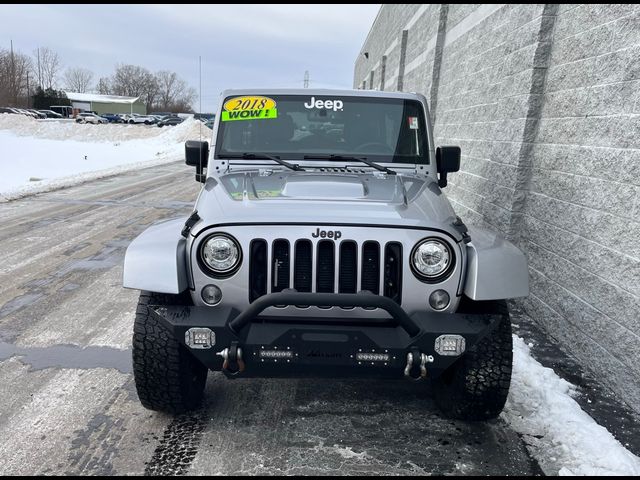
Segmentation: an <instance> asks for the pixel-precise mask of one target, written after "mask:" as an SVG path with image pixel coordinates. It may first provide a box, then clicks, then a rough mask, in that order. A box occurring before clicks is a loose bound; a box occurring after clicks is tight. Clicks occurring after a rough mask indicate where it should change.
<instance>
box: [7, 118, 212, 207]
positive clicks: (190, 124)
mask: <svg viewBox="0 0 640 480" xmlns="http://www.w3.org/2000/svg"><path fill="white" fill-rule="evenodd" d="M201 130H202V138H203V139H204V140H209V137H210V135H211V130H209V129H208V128H207V127H204V126H203V125H202V123H201V122H199V121H197V120H194V119H193V118H189V119H187V120H185V121H184V122H183V123H181V124H180V125H177V126H175V127H165V128H158V127H156V126H142V125H116V124H108V125H91V124H78V123H76V122H73V121H57V120H45V121H39V120H36V119H33V118H30V117H26V116H24V115H11V114H6V113H5V114H0V201H3V200H11V199H15V198H19V197H22V196H24V195H28V194H31V193H37V192H43V191H48V190H52V189H55V188H60V187H65V186H70V185H74V184H77V183H81V182H84V181H87V180H91V179H95V178H101V177H105V176H109V175H114V174H117V173H121V172H124V171H128V170H132V169H136V168H144V167H150V166H153V165H158V164H162V163H168V162H173V161H176V160H180V159H182V158H183V156H184V142H185V140H190V139H198V138H200V131H201Z"/></svg>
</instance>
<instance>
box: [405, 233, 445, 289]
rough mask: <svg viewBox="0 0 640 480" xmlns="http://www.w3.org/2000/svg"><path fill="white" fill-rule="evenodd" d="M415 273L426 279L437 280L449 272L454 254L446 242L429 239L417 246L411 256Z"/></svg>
mask: <svg viewBox="0 0 640 480" xmlns="http://www.w3.org/2000/svg"><path fill="white" fill-rule="evenodd" d="M411 262H412V265H413V268H414V271H415V272H416V273H417V274H418V275H419V276H422V277H424V278H426V279H435V278H436V277H439V276H441V275H443V274H444V273H446V272H447V270H448V269H449V267H450V266H451V265H452V262H453V254H452V252H451V249H450V248H449V246H448V245H446V244H445V243H444V242H442V241H440V240H437V239H434V238H429V239H427V240H424V241H422V242H421V243H419V244H418V245H416V246H415V247H414V249H413V254H412V255H411Z"/></svg>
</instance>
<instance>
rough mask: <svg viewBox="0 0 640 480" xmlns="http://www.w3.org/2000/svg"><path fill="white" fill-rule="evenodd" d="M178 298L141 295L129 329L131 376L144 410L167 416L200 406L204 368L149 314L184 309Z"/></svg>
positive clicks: (204, 379)
mask: <svg viewBox="0 0 640 480" xmlns="http://www.w3.org/2000/svg"><path fill="white" fill-rule="evenodd" d="M185 300H187V301H189V302H190V301H191V299H190V298H188V299H185V298H183V297H182V296H181V295H167V294H160V293H153V292H141V293H140V299H139V300H138V308H137V310H136V319H135V324H134V327H133V376H134V379H135V384H136V390H137V392H138V398H139V399H140V402H141V403H142V405H143V406H144V407H145V408H148V409H149V410H157V411H160V412H166V413H171V414H177V413H183V412H186V411H189V410H193V409H195V408H197V407H198V406H199V405H200V403H201V402H202V397H203V394H204V386H205V383H206V380H207V372H208V370H207V368H206V367H205V366H204V365H202V364H201V363H200V362H199V361H198V360H197V359H196V358H195V357H194V356H193V355H191V353H190V352H189V351H188V350H187V349H186V347H184V346H183V345H181V344H180V343H178V341H177V340H176V339H175V338H174V336H173V335H172V333H171V332H170V331H169V330H168V329H167V328H166V327H165V326H164V325H163V324H161V323H160V322H159V321H158V320H157V319H156V318H155V317H154V316H153V315H152V314H151V311H150V310H151V309H150V307H149V306H150V305H184V304H185Z"/></svg>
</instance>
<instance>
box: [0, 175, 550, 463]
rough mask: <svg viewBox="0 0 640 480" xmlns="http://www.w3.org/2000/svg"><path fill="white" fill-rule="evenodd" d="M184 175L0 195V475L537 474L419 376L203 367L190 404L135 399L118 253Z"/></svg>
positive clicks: (503, 440) (499, 435) (132, 301)
mask: <svg viewBox="0 0 640 480" xmlns="http://www.w3.org/2000/svg"><path fill="white" fill-rule="evenodd" d="M198 189H199V184H197V183H195V182H194V181H193V172H192V171H191V169H188V168H185V167H184V166H183V165H180V164H172V165H167V166H163V167H154V168H153V169H147V170H141V171H137V172H131V173H128V174H124V175H120V176H117V177H111V178H107V179H101V180H97V181H94V182H90V183H87V184H84V185H80V186H76V187H72V188H69V189H65V190H59V191H55V192H50V193H46V194H41V195H37V196H34V197H29V198H25V199H22V200H18V201H14V202H9V203H0V285H2V287H0V385H2V392H3V394H2V395H0V474H3V475H4V474H21V475H29V474H35V475H37V474H84V475H89V474H90V475H97V474H106V475H110V474H145V473H146V474H201V475H206V474H317V475H331V474H354V475H355V474H358V475H380V474H388V475H396V474H401V475H423V474H424V475H432V474H452V475H463V474H466V475H473V474H475V475H535V474H541V471H540V469H539V467H538V466H537V463H536V462H535V461H534V460H532V459H531V457H530V456H529V454H528V453H527V449H526V446H525V444H524V443H523V441H522V440H521V439H520V438H519V436H518V435H517V434H516V433H515V432H513V431H512V430H510V429H509V427H508V426H507V425H505V423H504V422H503V421H501V420H500V419H498V420H495V421H492V422H484V423H465V422H456V421H450V420H447V419H444V418H442V417H441V416H440V415H439V413H438V410H437V409H436V408H435V406H434V405H433V402H432V400H431V396H430V392H429V389H428V387H427V386H426V385H425V384H421V383H410V382H405V381H393V382H384V381H366V380H340V381H337V382H334V381H329V380H283V379H277V380H275V379H274V380H248V379H244V380H243V379H240V380H233V381H229V380H226V379H225V378H224V377H222V376H221V375H219V374H210V376H209V379H208V383H207V394H206V402H205V404H204V406H203V408H202V409H201V410H199V411H198V412H195V413H193V414H190V415H181V416H176V417H171V416H168V415H164V414H158V413H154V412H150V411H147V410H145V409H144V408H142V407H141V406H140V404H139V402H138V399H137V397H136V393H135V388H134V385H133V379H132V376H131V373H130V372H131V366H130V355H131V351H130V348H131V344H130V342H131V330H132V324H133V316H134V312H135V307H136V299H137V292H134V291H129V290H124V289H122V288H121V277H122V259H123V256H124V251H125V249H126V246H127V245H128V243H129V242H130V241H131V240H132V239H133V238H134V237H135V236H136V235H138V234H139V233H140V232H141V231H142V230H143V229H144V228H146V227H147V226H148V225H150V224H151V223H153V222H156V221H159V220H163V219H167V218H172V217H177V216H186V215H188V214H189V213H190V208H191V205H192V202H193V200H194V199H195V197H196V195H197V193H198Z"/></svg>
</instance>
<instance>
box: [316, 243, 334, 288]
mask: <svg viewBox="0 0 640 480" xmlns="http://www.w3.org/2000/svg"><path fill="white" fill-rule="evenodd" d="M316 265H317V269H318V272H317V274H316V292H318V293H333V287H334V280H335V267H336V261H335V249H334V243H333V241H332V240H321V241H320V242H318V260H317V263H316Z"/></svg>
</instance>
